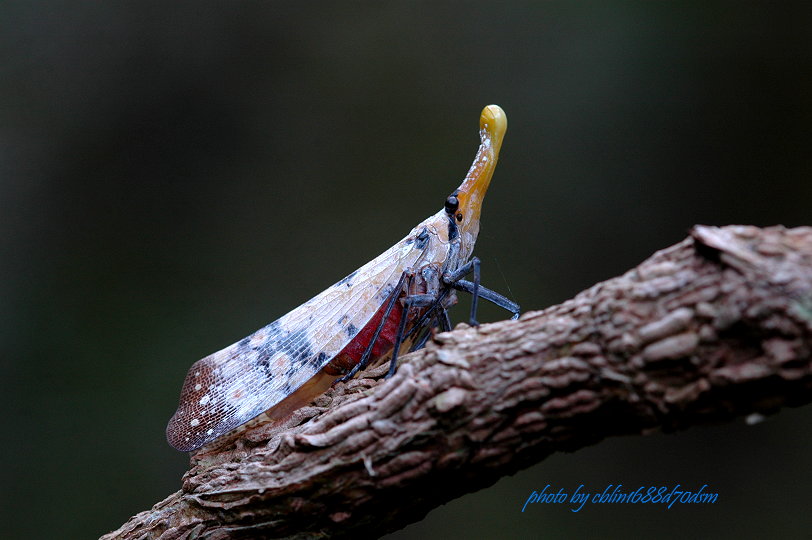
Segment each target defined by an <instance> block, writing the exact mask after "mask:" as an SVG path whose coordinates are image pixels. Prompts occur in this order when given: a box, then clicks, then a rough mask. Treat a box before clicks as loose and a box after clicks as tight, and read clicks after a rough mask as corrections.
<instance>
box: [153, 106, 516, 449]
mask: <svg viewBox="0 0 812 540" xmlns="http://www.w3.org/2000/svg"><path fill="white" fill-rule="evenodd" d="M506 128H507V118H506V116H505V113H504V112H503V111H502V109H501V108H499V107H498V106H496V105H489V106H487V107H485V109H483V111H482V114H481V116H480V139H481V143H480V146H479V151H478V152H477V155H476V158H475V159H474V163H473V164H472V165H471V169H470V170H469V171H468V174H467V175H466V177H465V180H464V181H463V183H462V185H460V187H459V189H457V190H455V191H454V192H453V193H452V194H451V195H450V196H449V197H448V198H447V199H446V201H445V205H444V208H443V209H442V210H440V211H439V212H438V213H436V214H434V215H433V216H431V217H429V218H428V219H426V220H425V221H423V222H422V223H420V224H419V225H417V227H415V228H414V229H412V231H411V232H410V233H409V234H408V235H407V236H406V237H405V238H404V239H403V240H401V241H400V242H398V243H397V244H395V245H394V246H392V247H391V248H389V249H388V250H387V251H385V252H384V253H382V254H381V255H380V256H378V257H377V258H375V259H373V260H372V261H370V262H368V263H367V264H365V265H364V266H362V267H361V268H359V269H358V270H356V271H355V272H353V273H351V274H350V275H348V276H347V277H345V278H344V279H342V280H341V281H339V282H338V283H336V284H335V285H333V286H332V287H330V288H328V289H327V290H325V291H323V292H322V293H321V294H319V295H318V296H316V297H314V298H312V299H310V300H308V301H307V302H305V303H304V304H302V305H301V306H299V307H298V308H296V309H294V310H293V311H291V312H290V313H288V314H287V315H284V316H283V317H281V318H280V319H278V320H276V321H274V322H272V323H271V324H269V325H267V326H265V327H264V328H261V329H260V330H257V331H256V332H254V333H253V334H251V335H250V336H248V337H246V338H244V339H242V340H240V341H238V342H237V343H235V344H233V345H231V346H229V347H226V348H225V349H223V350H221V351H218V352H216V353H214V354H211V355H209V356H207V357H205V358H203V359H201V360H198V361H197V362H195V363H194V364H193V365H192V367H191V368H190V369H189V373H188V374H187V375H186V379H185V381H184V383H183V388H182V390H181V396H180V405H179V406H178V410H177V412H175V415H174V416H173V417H172V418H171V419H170V420H169V425H168V426H167V428H166V436H167V440H168V441H169V444H171V445H172V446H173V447H175V448H177V449H178V450H182V451H191V450H195V449H197V448H200V447H201V446H203V445H204V444H206V443H209V442H210V441H213V440H214V439H216V438H217V437H220V436H221V435H224V434H225V433H228V432H229V431H232V430H233V429H235V428H237V427H238V426H241V425H242V424H245V423H246V422H248V421H249V420H251V419H253V418H255V417H256V416H258V415H260V414H262V413H263V412H265V411H268V410H269V409H272V408H273V409H272V411H271V412H273V411H275V414H276V416H277V417H281V416H283V415H284V414H287V413H288V412H290V411H292V410H294V409H296V408H298V407H300V406H302V405H306V404H307V403H308V402H309V401H310V400H311V399H312V398H313V397H315V396H316V395H318V394H320V393H321V392H323V391H324V390H325V389H326V388H327V387H328V386H329V385H330V384H332V383H333V382H334V381H335V380H336V378H338V377H342V376H343V377H342V378H343V379H347V378H349V377H352V376H353V375H355V373H356V372H357V371H358V370H359V369H362V368H363V367H364V366H366V365H367V364H368V363H369V362H370V361H373V360H376V359H379V358H381V357H383V356H385V355H387V354H389V353H390V351H391V352H392V358H391V360H390V368H389V375H391V374H392V373H393V372H394V370H395V366H396V362H397V356H398V354H399V353H400V352H402V351H404V350H407V349H409V348H412V349H416V348H419V347H420V346H422V345H423V343H425V341H426V339H427V338H428V337H429V336H430V333H431V329H432V328H433V327H439V329H440V330H443V331H445V330H450V322H449V319H448V314H447V312H446V308H447V307H449V306H450V305H452V304H453V303H454V302H455V301H456V297H455V290H463V291H466V292H469V293H471V294H472V295H473V301H472V305H471V324H473V325H476V324H477V323H476V319H475V316H476V306H477V299H478V298H480V297H481V298H484V299H486V300H489V301H491V302H493V303H495V304H497V305H499V306H501V307H503V308H505V309H507V310H509V311H511V312H512V313H513V314H514V318H515V317H518V313H519V306H518V305H516V304H514V303H513V302H511V301H510V300H508V299H507V298H505V297H503V296H501V295H499V294H497V293H495V292H493V291H490V290H489V289H486V288H485V287H482V286H481V285H480V284H479V260H478V259H477V258H476V257H473V258H472V257H471V253H472V251H473V249H474V243H475V242H476V238H477V234H478V233H479V216H480V210H481V208H482V199H483V197H484V195H485V192H486V190H487V189H488V185H489V184H490V181H491V177H492V176H493V171H494V168H495V167H496V161H497V158H498V156H499V148H500V146H501V144H502V139H503V138H504V134H505V130H506ZM471 273H473V280H472V281H468V280H465V279H463V278H464V277H465V276H467V275H468V274H471Z"/></svg>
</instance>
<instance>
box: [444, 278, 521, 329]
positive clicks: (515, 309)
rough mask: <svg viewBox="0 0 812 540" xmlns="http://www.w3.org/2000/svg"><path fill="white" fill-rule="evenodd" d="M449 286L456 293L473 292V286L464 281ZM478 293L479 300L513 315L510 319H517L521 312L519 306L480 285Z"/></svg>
mask: <svg viewBox="0 0 812 540" xmlns="http://www.w3.org/2000/svg"><path fill="white" fill-rule="evenodd" d="M451 286H452V287H454V288H455V289H457V290H458V291H465V292H467V293H471V292H472V291H473V290H474V284H473V283H471V282H470V281H467V280H465V279H460V280H457V281H455V282H454V283H452V284H451ZM478 293H479V296H480V298H482V299H483V300H487V301H488V302H492V303H493V304H496V305H497V306H499V307H500V308H502V309H504V310H505V311H509V312H511V313H513V317H511V319H518V318H519V313H520V311H521V310H520V308H519V304H517V303H516V302H513V301H511V300H508V299H507V298H505V297H504V296H502V295H501V294H499V293H498V292H495V291H492V290H490V289H488V288H487V287H483V286H482V285H480V286H479V291H478Z"/></svg>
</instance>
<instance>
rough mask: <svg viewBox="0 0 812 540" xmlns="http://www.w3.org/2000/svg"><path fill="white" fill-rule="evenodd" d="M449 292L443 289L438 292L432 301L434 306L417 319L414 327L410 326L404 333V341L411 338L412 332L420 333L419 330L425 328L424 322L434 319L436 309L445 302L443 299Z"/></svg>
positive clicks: (449, 290)
mask: <svg viewBox="0 0 812 540" xmlns="http://www.w3.org/2000/svg"><path fill="white" fill-rule="evenodd" d="M449 292H451V289H443V290H442V291H440V293H439V294H438V295H437V297H436V299H435V300H434V305H433V306H431V307H430V308H429V309H428V310H427V311H426V312H425V313H424V314H423V315H422V316H421V317H420V318H419V319H417V322H415V323H414V326H412V328H411V329H410V330H409V331H408V332H407V333H406V335H405V336H404V339H405V338H408V337H409V336H411V335H412V334H413V333H414V332H418V331H420V329H422V328H425V325H426V322H427V321H428V320H429V319H431V318H433V317H434V315H435V313H436V311H437V307H438V306H439V305H440V303H441V302H442V301H443V300H445V297H446V296H448V293H449ZM449 326H450V325H449ZM444 331H445V330H444Z"/></svg>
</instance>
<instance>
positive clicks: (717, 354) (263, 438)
mask: <svg viewBox="0 0 812 540" xmlns="http://www.w3.org/2000/svg"><path fill="white" fill-rule="evenodd" d="M810 351H812V228H809V227H802V228H797V229H789V230H788V229H784V228H783V227H772V228H768V229H758V228H755V227H741V226H736V227H724V228H715V227H696V228H694V229H693V230H692V232H691V236H690V237H689V238H687V239H685V240H684V241H682V242H680V243H679V244H677V245H675V246H672V247H670V248H668V249H665V250H663V251H659V252H657V253H655V254H654V255H653V256H652V257H651V258H649V259H648V260H646V261H645V262H643V263H642V264H641V265H640V266H638V267H637V268H635V269H633V270H630V271H629V272H627V273H626V274H624V275H622V276H620V277H617V278H614V279H611V280H609V281H606V282H603V283H599V284H597V285H595V286H594V287H592V288H591V289H588V290H586V291H584V292H582V293H581V294H579V295H578V296H576V297H575V298H573V299H572V300H569V301H567V302H565V303H563V304H561V305H558V306H553V307H550V308H548V309H546V310H544V311H536V312H529V313H526V314H525V315H524V316H522V318H521V319H520V320H518V321H505V322H500V323H496V324H487V325H482V326H481V327H479V328H463V329H459V328H458V329H457V330H455V331H453V332H450V333H445V334H440V335H438V336H436V338H435V340H434V343H431V344H429V346H428V347H426V348H425V349H424V350H422V351H419V352H417V353H414V354H411V355H409V356H408V357H405V358H404V359H403V362H404V363H403V364H402V365H401V366H400V367H399V369H398V372H397V374H396V375H395V376H394V377H393V378H391V379H387V380H382V379H373V378H370V377H371V375H376V374H377V375H381V374H382V373H383V371H381V370H380V369H379V370H377V373H370V372H366V373H362V374H361V375H360V376H359V378H358V379H356V380H352V381H349V382H348V383H346V384H339V385H337V386H336V387H334V388H332V389H330V390H329V391H328V392H327V393H326V394H325V395H323V396H321V397H320V398H319V399H317V400H316V402H315V403H314V404H313V405H312V406H309V407H305V408H303V409H300V410H299V411H297V412H296V413H295V414H294V415H293V416H292V417H291V418H290V419H289V420H288V421H287V422H286V423H285V424H284V425H282V426H279V425H277V426H271V427H268V426H264V427H263V426H259V427H254V428H251V429H249V430H248V431H245V432H243V433H241V434H240V435H239V439H237V440H236V441H234V442H232V443H230V444H229V445H228V446H226V447H224V448H221V449H220V450H217V451H215V452H209V453H207V454H198V455H197V456H194V457H193V459H192V464H193V466H192V468H191V469H190V470H189V471H188V472H187V473H186V475H185V477H184V481H183V489H182V490H181V491H178V492H177V493H174V494H172V495H170V496H169V497H168V498H167V499H166V500H164V501H162V502H160V503H158V504H156V505H155V506H154V507H153V508H152V509H151V510H149V511H146V512H142V513H140V514H138V515H136V516H134V517H133V518H131V519H130V521H129V522H127V523H126V524H124V525H123V526H122V527H121V528H120V529H119V530H117V531H114V532H112V533H110V534H108V535H106V536H105V537H104V538H158V537H160V538H162V539H174V538H191V537H198V536H201V535H203V536H206V535H208V536H206V537H210V538H225V537H229V538H234V537H250V538H263V537H279V536H290V537H313V536H320V535H325V536H328V535H329V536H350V535H355V536H357V535H362V536H372V535H381V534H384V533H386V532H390V531H393V530H396V529H398V528H401V527H403V526H405V525H407V524H409V523H412V522H414V521H418V520H420V519H421V518H422V517H423V516H424V515H425V514H426V513H427V512H428V511H430V510H431V509H433V508H435V507H437V506H439V505H441V504H443V503H445V502H447V501H449V500H451V499H454V498H456V497H458V496H460V495H462V494H464V493H467V492H471V491H475V490H478V489H481V488H484V487H487V486H489V485H491V484H493V483H494V482H495V481H496V480H497V479H499V478H500V477H502V476H504V475H508V474H512V473H514V472H516V471H517V470H519V469H522V468H525V467H528V466H530V465H533V464H535V463H537V462H539V461H541V460H543V459H544V458H545V457H546V456H548V455H549V454H551V453H553V452H556V451H562V450H563V451H573V450H576V449H578V448H581V447H583V446H586V445H590V444H594V443H596V442H598V441H600V440H601V439H603V438H604V437H607V436H610V435H621V434H643V433H647V432H650V431H652V430H655V429H660V430H664V431H673V430H677V429H682V428H686V427H688V426H692V425H696V424H700V423H707V422H718V421H721V420H729V419H731V418H733V417H735V416H738V415H743V414H751V413H761V414H770V413H774V412H776V411H777V410H778V409H779V408H781V407H782V406H787V405H788V406H798V405H802V404H805V403H808V402H809V401H810V400H812V354H810ZM384 369H385V366H384Z"/></svg>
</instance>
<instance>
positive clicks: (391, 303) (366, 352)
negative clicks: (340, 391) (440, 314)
mask: <svg viewBox="0 0 812 540" xmlns="http://www.w3.org/2000/svg"><path fill="white" fill-rule="evenodd" d="M413 276H414V273H413V272H412V271H411V270H406V271H405V272H403V274H401V275H400V279H399V280H398V283H397V285H395V288H394V289H392V294H391V295H390V296H389V300H388V303H387V304H386V311H385V312H384V314H383V317H381V322H380V323H379V324H378V327H377V328H376V329H375V333H374V334H372V339H371V340H369V345H367V348H366V350H364V354H363V355H362V356H361V361H360V362H358V363H357V364H355V366H354V367H353V368H352V369H351V370H350V371H349V373H347V374H346V375H344V376H343V377H341V378H340V379H338V380H337V381H336V382H344V381H348V380H350V379H351V378H353V377H354V376H355V374H356V373H358V372H359V371H360V370H362V369H364V368H365V367H366V365H367V364H368V363H369V356H370V355H371V354H372V347H374V346H375V342H376V341H378V336H380V335H381V331H382V330H383V327H384V325H385V324H386V321H387V320H389V315H390V314H391V313H392V307H394V305H395V301H396V300H397V299H398V296H400V293H401V292H402V291H403V285H404V284H405V283H406V279H407V278H408V279H411V278H412V277H413ZM406 315H407V313H404V314H403V319H405V318H406Z"/></svg>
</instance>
